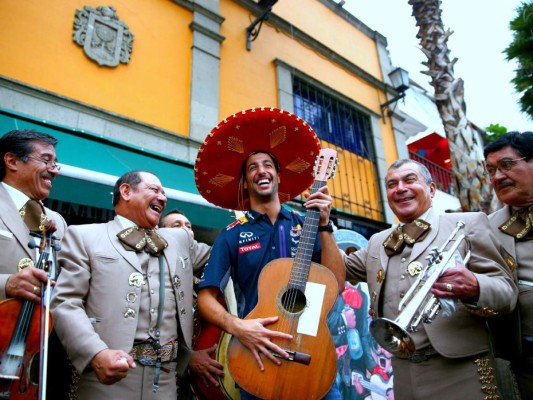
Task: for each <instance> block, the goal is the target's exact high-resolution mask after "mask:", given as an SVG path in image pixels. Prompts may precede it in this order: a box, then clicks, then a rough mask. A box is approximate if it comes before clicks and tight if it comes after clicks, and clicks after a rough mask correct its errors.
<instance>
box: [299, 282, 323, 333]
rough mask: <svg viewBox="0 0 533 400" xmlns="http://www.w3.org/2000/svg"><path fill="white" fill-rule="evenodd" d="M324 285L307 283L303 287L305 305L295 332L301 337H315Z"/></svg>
mask: <svg viewBox="0 0 533 400" xmlns="http://www.w3.org/2000/svg"><path fill="white" fill-rule="evenodd" d="M325 293H326V285H323V284H321V283H314V282H307V285H306V286H305V298H306V300H307V305H306V307H305V310H304V312H303V313H302V316H301V317H300V320H299V321H298V329H297V332H298V333H301V334H303V335H309V336H316V335H317V333H318V324H319V322H320V314H321V312H322V304H323V303H324V294H325Z"/></svg>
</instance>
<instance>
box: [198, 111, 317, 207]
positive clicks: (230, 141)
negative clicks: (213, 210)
mask: <svg viewBox="0 0 533 400" xmlns="http://www.w3.org/2000/svg"><path fill="white" fill-rule="evenodd" d="M258 150H263V151H267V152H269V153H272V154H273V155H274V156H275V157H276V158H277V159H278V161H279V164H280V166H281V169H280V176H281V180H280V184H279V189H278V194H279V198H280V201H281V203H284V202H286V201H289V200H291V199H293V198H295V197H296V196H298V195H299V194H301V193H302V192H303V191H304V190H306V189H307V188H309V187H310V186H311V185H312V183H313V168H314V164H315V159H316V157H317V155H318V153H319V152H320V142H319V140H318V137H317V136H316V134H315V132H314V131H313V129H312V128H311V127H310V126H309V125H308V124H307V123H306V122H305V121H304V120H302V119H301V118H300V117H298V116H297V115H294V114H292V113H290V112H288V111H284V110H280V109H278V108H264V107H262V108H252V109H250V110H244V111H241V112H239V113H237V114H233V115H231V116H230V117H228V118H226V119H224V120H223V121H221V122H220V123H219V124H218V125H217V126H216V127H215V128H213V130H212V131H211V133H209V135H208V136H207V137H206V138H205V141H204V143H203V144H202V146H201V147H200V149H199V151H198V156H197V158H196V164H195V166H194V180H195V181H196V187H197V188H198V191H199V192H200V194H201V195H202V196H203V197H204V198H205V199H206V200H207V201H209V202H211V203H213V204H215V205H217V206H219V207H223V208H228V209H231V210H245V209H247V208H248V204H247V203H248V202H247V198H246V196H247V195H246V193H244V196H245V197H244V199H240V200H239V197H240V196H239V182H240V174H241V167H242V165H243V163H244V161H245V160H246V159H247V158H248V156H249V155H250V153H252V152H254V151H258Z"/></svg>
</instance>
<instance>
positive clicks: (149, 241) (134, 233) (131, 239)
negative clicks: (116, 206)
mask: <svg viewBox="0 0 533 400" xmlns="http://www.w3.org/2000/svg"><path fill="white" fill-rule="evenodd" d="M117 237H118V239H119V240H120V242H121V243H122V246H124V248H125V249H126V250H131V251H135V252H137V253H139V252H141V251H143V250H144V251H146V252H147V253H149V254H151V255H153V256H158V255H159V254H160V253H161V252H162V251H163V250H164V249H166V248H167V247H168V243H167V241H166V240H165V239H163V237H162V236H161V235H160V234H158V233H157V232H154V231H153V230H151V229H144V228H139V227H137V226H135V227H131V228H126V229H124V230H122V231H120V232H119V233H117Z"/></svg>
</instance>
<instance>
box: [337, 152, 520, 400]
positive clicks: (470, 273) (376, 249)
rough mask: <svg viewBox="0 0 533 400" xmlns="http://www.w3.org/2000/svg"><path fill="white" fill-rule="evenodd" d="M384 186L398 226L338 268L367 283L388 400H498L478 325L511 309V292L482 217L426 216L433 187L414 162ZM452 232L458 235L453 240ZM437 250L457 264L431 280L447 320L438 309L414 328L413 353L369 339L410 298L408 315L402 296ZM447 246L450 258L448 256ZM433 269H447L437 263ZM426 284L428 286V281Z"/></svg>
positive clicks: (395, 166) (394, 171) (387, 333)
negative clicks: (386, 370) (385, 357)
mask: <svg viewBox="0 0 533 400" xmlns="http://www.w3.org/2000/svg"><path fill="white" fill-rule="evenodd" d="M385 186H386V190H387V200H388V203H389V206H390V208H391V209H392V211H393V212H394V214H395V215H396V217H397V218H398V220H399V221H400V224H399V225H398V226H397V227H392V228H389V229H387V230H384V231H382V232H379V233H376V234H375V235H373V236H372V237H371V238H370V240H369V242H368V246H367V247H366V248H364V249H362V250H359V251H356V252H354V253H351V254H350V255H348V256H346V258H345V262H346V268H347V273H348V279H350V280H353V281H356V282H361V281H362V282H364V281H366V282H367V283H368V291H369V293H370V315H371V316H372V317H373V319H374V320H373V322H372V323H371V326H370V329H371V332H372V334H373V335H374V337H375V338H376V340H377V341H378V342H379V343H380V344H381V345H382V347H384V348H385V345H386V344H385V345H384V344H383V343H381V342H380V341H379V340H378V338H379V337H381V338H385V339H387V341H388V342H389V344H390V345H391V347H396V346H397V349H396V350H397V351H394V353H395V357H394V358H393V359H392V367H393V370H394V398H395V399H396V400H407V399H459V398H465V399H466V398H468V399H478V400H482V399H488V398H491V399H498V398H500V397H499V394H498V387H497V386H496V385H495V382H494V374H493V371H494V368H493V357H492V354H491V353H490V345H489V334H488V331H487V327H486V319H487V317H493V316H497V315H504V314H506V313H509V312H510V311H511V310H512V308H513V307H514V306H515V304H516V300H517V293H518V289H517V287H516V285H515V284H514V283H513V279H512V275H511V273H510V271H509V269H508V268H507V266H506V264H505V261H504V259H503V258H502V256H501V254H500V252H499V250H498V247H499V245H498V242H497V240H496V238H495V236H494V234H493V233H492V232H491V230H490V226H489V222H488V219H487V216H486V215H485V214H483V213H481V212H469V213H451V214H442V215H441V214H439V213H438V212H437V211H436V210H435V209H434V208H432V199H433V197H434V196H435V192H436V184H435V182H434V181H433V178H432V176H431V174H430V172H429V170H428V169H427V168H426V166H425V165H423V164H421V163H419V162H417V161H414V160H409V159H403V160H398V161H396V162H394V163H392V165H391V166H390V167H389V169H388V171H387V175H386V177H385ZM460 221H461V223H460V224H458V222H460ZM458 226H462V228H461V229H460V231H458V232H457V233H456V234H455V235H454V232H456V231H455V229H457V227H458ZM461 234H463V235H464V237H465V240H461ZM444 246H445V247H446V248H445V251H446V252H447V254H452V255H455V254H457V257H453V258H451V260H452V262H451V263H450V264H451V267H450V268H449V269H446V270H444V271H443V273H442V274H441V275H437V276H436V277H439V279H438V280H437V281H436V283H434V284H433V285H432V287H431V288H430V293H431V294H433V295H434V296H436V297H438V298H440V299H441V300H440V301H441V303H443V299H448V300H447V301H445V302H444V303H445V304H448V305H450V304H455V310H453V306H452V307H450V309H448V310H447V311H448V313H447V314H449V315H444V314H446V313H444V311H446V310H445V309H444V307H443V312H442V313H441V315H438V316H437V317H436V318H435V319H434V321H433V322H432V323H428V324H419V325H418V327H417V330H416V331H415V332H411V335H410V337H411V339H412V344H414V348H415V350H414V351H412V350H413V349H411V348H410V347H412V346H411V345H410V344H408V341H407V340H405V336H403V337H402V339H401V340H398V339H397V338H398V337H397V336H395V335H393V334H391V332H394V329H386V330H383V331H372V327H373V326H379V325H376V322H378V321H384V319H383V317H384V318H386V319H389V320H395V319H396V318H397V317H398V318H399V315H398V314H399V313H398V308H399V304H400V302H403V301H405V299H411V298H412V300H409V303H408V306H409V308H412V307H413V306H419V304H418V303H417V302H416V301H415V296H413V297H411V296H409V295H408V293H410V292H409V290H410V288H411V287H415V288H418V289H420V290H422V289H421V288H420V286H422V284H420V285H417V284H416V283H415V282H417V279H418V277H419V275H420V276H424V272H423V271H425V267H426V266H427V265H428V260H427V257H429V256H430V254H431V253H432V249H433V248H435V247H436V248H442V247H444ZM454 246H457V249H456V250H457V251H456V252H454V251H452V250H451V249H453V248H454ZM442 253H444V251H443V252H442ZM468 253H470V257H468ZM430 258H431V257H430ZM439 262H440V260H439ZM439 262H437V263H435V264H434V265H433V267H434V269H437V267H436V265H438V264H439ZM441 265H448V264H447V263H446V262H445V261H444V260H443V261H442V263H441ZM429 277H433V275H432V274H429ZM436 277H435V278H436ZM427 281H428V282H431V280H430V279H429V278H428V279H427ZM424 286H425V285H424ZM421 293H423V291H422V292H421ZM411 301H414V303H412V304H411ZM429 303H430V304H431V302H429ZM444 303H443V304H444ZM424 304H425V303H424V302H421V304H420V306H424ZM408 306H406V307H405V308H407V307H408ZM378 317H381V318H378ZM406 324H411V322H407V323H406ZM406 328H407V326H402V329H404V330H406ZM376 333H381V336H379V335H376ZM406 343H407V344H408V345H406ZM387 347H388V346H387ZM408 350H409V351H408Z"/></svg>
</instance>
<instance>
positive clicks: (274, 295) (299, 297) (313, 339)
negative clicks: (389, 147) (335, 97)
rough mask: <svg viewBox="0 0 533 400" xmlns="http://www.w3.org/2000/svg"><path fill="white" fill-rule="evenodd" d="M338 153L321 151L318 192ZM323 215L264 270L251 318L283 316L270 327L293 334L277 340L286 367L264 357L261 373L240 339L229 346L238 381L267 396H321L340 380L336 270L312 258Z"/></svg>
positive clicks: (309, 218) (313, 215) (310, 219)
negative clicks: (332, 313) (331, 323)
mask: <svg viewBox="0 0 533 400" xmlns="http://www.w3.org/2000/svg"><path fill="white" fill-rule="evenodd" d="M336 157H337V152H336V151H335V150H332V149H323V150H321V152H320V154H319V155H318V157H317V161H316V164H315V170H314V176H315V182H314V183H313V187H312V191H311V192H312V193H314V192H316V191H317V190H318V189H320V188H321V187H322V186H324V185H325V184H326V180H327V179H329V178H331V177H332V176H333V174H334V171H335V166H336V159H337V158H336ZM319 218H320V213H319V211H318V209H310V210H307V212H306V216H305V221H304V225H303V228H302V230H301V234H300V242H299V244H298V248H297V251H296V257H295V258H294V259H291V258H280V259H277V260H273V261H271V262H270V263H268V264H267V265H266V266H265V267H264V268H263V270H262V271H261V274H260V276H259V283H258V303H257V305H256V307H255V308H254V309H253V310H252V311H251V312H250V313H249V314H248V315H247V316H246V318H245V319H256V318H265V317H271V316H273V315H278V316H279V320H278V321H277V322H276V323H274V324H272V325H269V326H268V328H269V329H271V330H275V331H280V332H285V333H289V334H291V335H292V337H293V339H292V340H287V339H272V341H273V342H274V343H276V344H277V345H278V346H280V347H281V348H283V349H284V350H285V351H286V352H287V353H289V355H290V358H289V359H284V358H280V360H281V366H277V365H275V364H274V363H272V362H270V361H268V359H266V358H265V357H263V363H264V367H265V370H264V371H263V372H261V371H260V370H259V367H258V365H257V363H256V361H255V359H254V358H253V355H252V353H251V352H250V351H249V350H248V349H247V348H246V347H245V346H243V345H242V344H241V342H240V341H239V340H238V339H237V338H235V337H232V339H231V341H230V343H229V346H228V363H229V370H230V372H231V374H232V376H233V378H234V380H235V381H236V382H237V384H238V385H239V386H240V387H241V388H242V389H244V390H245V391H246V392H248V393H250V394H253V395H254V396H257V397H259V398H262V399H276V400H284V399H287V400H293V399H306V400H311V399H321V398H322V397H324V396H325V395H326V393H327V392H328V390H329V389H330V388H331V386H332V385H333V382H334V380H335V375H336V372H337V356H336V354H335V347H334V344H333V341H332V339H331V335H330V332H329V329H328V326H327V323H326V317H327V314H328V312H329V310H330V309H331V307H332V306H333V303H334V302H335V300H336V299H337V296H338V293H339V292H338V286H337V280H336V278H335V276H334V275H333V273H332V272H331V271H330V270H329V269H327V268H326V267H324V266H322V265H320V264H317V263H312V262H311V257H312V254H313V248H314V245H315V241H316V236H317V229H318V221H319ZM274 355H275V356H277V355H276V354H274Z"/></svg>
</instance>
